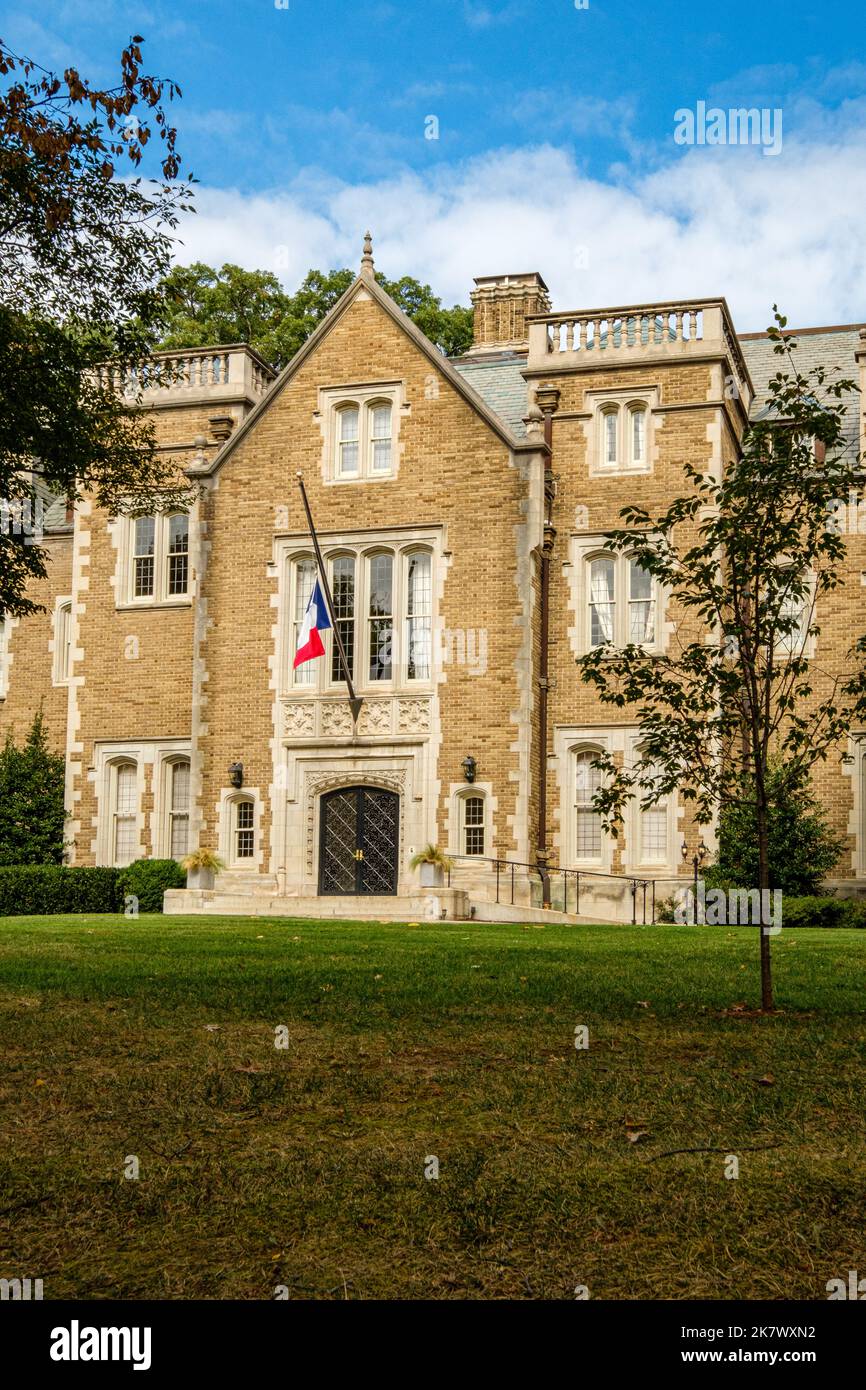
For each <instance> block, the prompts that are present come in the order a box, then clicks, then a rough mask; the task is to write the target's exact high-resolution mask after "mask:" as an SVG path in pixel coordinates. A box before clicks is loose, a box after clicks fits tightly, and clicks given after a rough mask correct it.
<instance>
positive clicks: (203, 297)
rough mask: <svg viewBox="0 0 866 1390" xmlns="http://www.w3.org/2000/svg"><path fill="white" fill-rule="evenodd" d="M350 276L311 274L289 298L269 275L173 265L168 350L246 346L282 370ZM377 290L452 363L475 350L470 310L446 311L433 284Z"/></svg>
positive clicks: (392, 283)
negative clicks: (453, 359) (386, 295)
mask: <svg viewBox="0 0 866 1390" xmlns="http://www.w3.org/2000/svg"><path fill="white" fill-rule="evenodd" d="M354 278H355V277H354V275H353V273H352V271H351V270H331V271H328V272H324V271H321V270H310V271H308V273H307V275H306V276H305V278H304V280H303V282H302V284H301V285H300V287H299V289H298V290H296V292H295V293H294V294H287V293H286V292H285V291H284V290H283V288H282V286H281V285H280V282H279V280H278V279H277V277H276V275H274V274H273V273H272V272H271V271H267V270H242V269H241V267H240V266H237V265H224V266H222V267H221V268H220V269H219V270H216V269H214V268H213V267H212V266H208V265H204V264H202V263H201V262H196V263H195V264H194V265H191V266H175V267H174V269H173V270H172V271H171V273H170V274H169V275H168V276H167V277H166V280H165V281H164V283H163V290H164V292H165V296H166V299H167V302H168V307H169V322H168V331H167V333H166V334H165V336H164V338H163V341H162V346H163V347H166V348H193V347H205V346H210V344H212V343H213V344H220V343H248V344H249V345H250V347H252V348H254V349H255V350H256V352H258V353H259V354H260V355H261V356H262V357H263V358H264V359H265V361H266V362H270V363H271V365H272V366H273V367H276V368H278V369H279V368H281V367H284V366H285V365H286V363H287V362H289V361H290V360H291V359H292V357H294V355H295V353H296V352H297V351H298V349H299V348H300V347H301V346H302V345H303V344H304V342H306V340H307V338H309V336H310V334H311V333H312V332H313V330H314V329H315V328H316V326H317V325H318V324H319V323H321V321H322V319H323V318H324V317H325V315H326V314H327V313H328V312H329V311H330V310H331V309H332V308H333V307H334V305H335V304H336V303H337V300H338V299H339V298H340V296H341V295H343V294H345V292H346V290H347V289H348V288H349V286H350V285H351V283H352V281H353V280H354ZM376 278H377V280H378V283H379V284H380V285H381V286H382V288H383V289H384V290H385V291H386V293H387V294H389V295H390V296H391V298H392V299H393V300H394V301H395V302H396V303H397V304H398V305H399V307H400V308H401V309H402V310H403V312H404V313H405V314H407V315H408V317H409V318H411V319H412V320H413V321H414V322H415V323H416V324H417V325H418V327H419V328H420V329H421V331H422V333H425V334H426V336H427V337H428V338H429V339H430V341H431V342H433V343H435V345H436V346H437V347H438V348H439V349H440V351H441V352H443V353H445V354H446V355H447V356H456V355H457V354H459V353H461V352H465V350H466V348H468V347H469V346H470V345H471V343H472V310H471V309H466V308H463V307H461V306H460V305H454V306H453V308H451V309H446V308H443V307H442V303H441V300H440V299H438V298H437V296H436V295H434V293H433V291H432V290H431V288H430V286H429V285H422V284H421V283H420V282H419V281H418V280H414V279H412V277H411V276H409V275H404V276H403V277H402V279H400V280H387V279H385V278H384V277H383V276H381V275H377V277H376Z"/></svg>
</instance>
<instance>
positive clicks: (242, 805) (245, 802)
mask: <svg viewBox="0 0 866 1390" xmlns="http://www.w3.org/2000/svg"><path fill="white" fill-rule="evenodd" d="M255 823H256V818H255V805H254V803H253V801H252V798H251V797H248V796H241V797H237V798H236V799H235V800H234V801H233V802H232V847H231V857H232V860H233V861H234V862H236V863H243V862H244V861H245V860H248V859H252V858H254V856H255V852H256V830H255Z"/></svg>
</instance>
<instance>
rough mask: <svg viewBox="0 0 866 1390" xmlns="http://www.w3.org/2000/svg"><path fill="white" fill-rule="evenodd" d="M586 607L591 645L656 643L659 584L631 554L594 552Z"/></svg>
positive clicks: (591, 560) (588, 565) (651, 644)
mask: <svg viewBox="0 0 866 1390" xmlns="http://www.w3.org/2000/svg"><path fill="white" fill-rule="evenodd" d="M621 597H622V598H623V599H624V601H623V602H620V598H621ZM587 606H588V611H589V622H588V632H587V638H588V645H589V647H600V646H603V645H604V644H605V643H610V644H611V645H612V646H614V647H624V646H626V645H627V644H628V643H635V644H637V645H638V646H642V647H652V646H655V644H656V585H655V583H654V581H653V578H652V575H651V574H649V573H648V572H647V570H645V569H643V568H642V567H641V566H640V565H639V564H638V562H637V560H635V559H634V558H633V557H632V556H629V555H595V556H593V557H592V558H591V559H590V560H589V561H588V562H587Z"/></svg>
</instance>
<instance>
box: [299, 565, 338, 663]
mask: <svg viewBox="0 0 866 1390" xmlns="http://www.w3.org/2000/svg"><path fill="white" fill-rule="evenodd" d="M330 626H331V619H330V618H329V617H328V605H327V604H326V603H325V598H324V595H323V593H322V590H321V589H320V587H319V581H318V579H317V580H316V582H315V584H314V585H313V592H312V593H311V594H310V600H309V603H308V604H307V607H306V611H305V613H304V621H303V623H302V624H301V631H300V633H299V634H298V650H297V651H296V652H295V660H294V665H293V668H292V669H293V670H294V669H295V668H296V667H298V666H302V665H303V663H304V662H305V661H312V660H313V659H314V658H315V657H317V656H324V655H325V648H324V645H323V643H322V639H321V637H320V636H319V633H320V632H325V631H326V630H327V629H328V628H329V627H330Z"/></svg>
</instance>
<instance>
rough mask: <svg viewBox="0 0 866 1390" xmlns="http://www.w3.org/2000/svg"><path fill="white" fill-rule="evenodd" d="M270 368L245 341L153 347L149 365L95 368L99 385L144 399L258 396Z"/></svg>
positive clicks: (251, 398) (253, 399) (272, 374)
mask: <svg viewBox="0 0 866 1390" xmlns="http://www.w3.org/2000/svg"><path fill="white" fill-rule="evenodd" d="M275 375H276V374H275V372H274V371H273V370H272V369H271V368H270V367H269V366H268V365H267V363H265V362H263V361H262V359H261V358H260V357H259V356H258V355H257V354H256V353H255V352H253V351H252V350H251V349H250V348H249V347H248V346H247V345H246V344H233V345H231V346H228V347H216V348H212V347H211V348H178V349H175V350H170V351H167V352H158V353H155V354H154V356H153V361H152V364H147V365H145V366H143V367H141V368H138V369H133V370H132V371H125V372H123V371H121V370H120V369H119V368H117V367H115V366H112V365H111V364H107V365H106V366H104V367H101V368H100V369H99V372H98V378H99V382H100V385H102V386H111V387H113V388H114V389H115V390H116V391H123V392H124V393H125V394H126V395H128V396H131V397H138V396H139V395H140V396H141V398H142V399H143V401H144V402H145V403H150V402H152V403H153V404H157V403H159V404H164V403H167V402H169V401H188V402H190V403H193V402H196V401H203V402H209V403H210V402H214V403H215V402H219V401H221V400H238V399H246V400H248V401H250V402H251V403H255V402H256V401H258V400H260V399H261V397H262V396H263V395H264V393H265V391H266V390H267V389H268V387H269V386H270V384H271V382H272V381H273V380H274V377H275Z"/></svg>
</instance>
